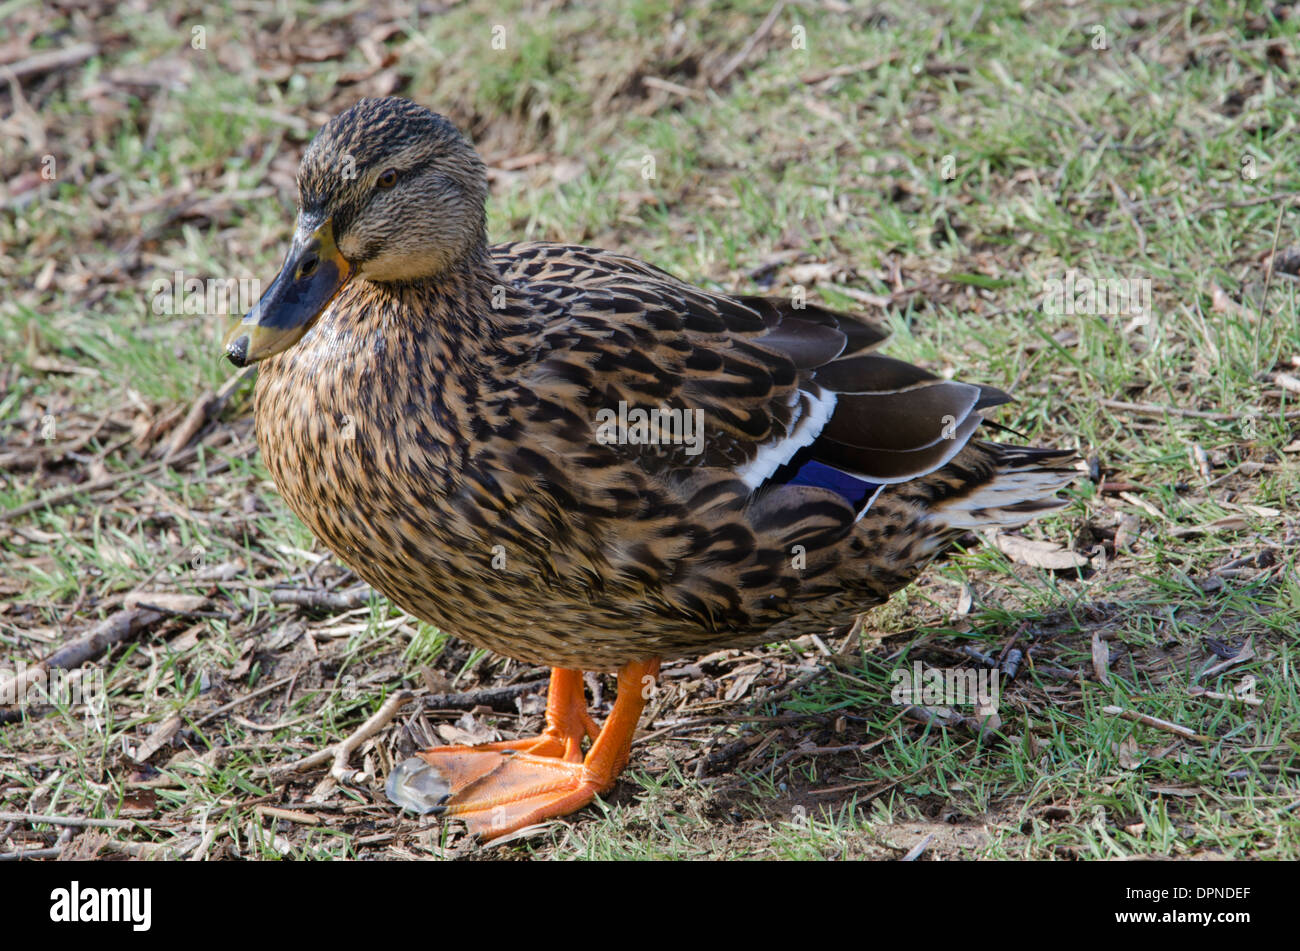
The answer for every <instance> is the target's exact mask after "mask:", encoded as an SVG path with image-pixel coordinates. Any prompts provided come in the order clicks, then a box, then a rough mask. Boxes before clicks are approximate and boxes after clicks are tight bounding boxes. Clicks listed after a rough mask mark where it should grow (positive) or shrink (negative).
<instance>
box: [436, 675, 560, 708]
mask: <svg viewBox="0 0 1300 951" xmlns="http://www.w3.org/2000/svg"><path fill="white" fill-rule="evenodd" d="M547 683H548V681H546V680H530V681H528V682H527V683H522V684H511V685H510V686H509V687H487V688H485V689H483V690H467V691H465V692H464V693H433V694H429V695H427V696H425V697H424V698H423V699H422V701H421V706H422V707H423V708H424V709H425V710H473V709H474V708H475V707H491V708H492V709H494V710H499V711H501V712H503V713H514V712H516V711H515V707H514V701H515V698H516V697H522V696H523V695H524V694H528V693H532V692H533V691H534V690H541V689H543V688H545V687H546V685H547ZM503 708H504V709H503Z"/></svg>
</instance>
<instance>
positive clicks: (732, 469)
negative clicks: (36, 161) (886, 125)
mask: <svg viewBox="0 0 1300 951" xmlns="http://www.w3.org/2000/svg"><path fill="white" fill-rule="evenodd" d="M296 185H297V209H298V210H297V219H296V226H295V230H294V232H293V236H292V239H291V241H290V243H289V248H288V252H287V254H286V257H285V260H284V264H283V267H282V268H281V270H280V272H279V274H278V276H277V277H276V278H275V279H274V281H273V282H272V283H271V284H270V285H269V286H268V288H267V290H266V292H265V293H264V294H263V295H262V296H261V298H260V300H259V301H258V302H257V304H256V305H255V306H254V307H253V308H252V310H250V311H249V313H248V314H247V315H245V316H244V317H243V319H242V320H241V321H240V322H239V323H237V324H236V325H235V326H234V327H233V328H232V329H231V330H230V332H229V334H228V335H227V336H226V338H225V341H224V344H223V347H224V353H225V355H226V356H227V357H228V358H229V360H230V361H231V362H232V363H234V364H235V365H236V366H239V367H245V366H248V365H251V364H258V373H257V381H256V385H255V388H254V397H253V399H254V418H255V425H256V432H257V440H258V444H259V448H260V450H261V454H262V458H263V460H264V462H265V465H266V467H267V469H268V471H269V473H270V475H271V477H272V479H273V480H274V482H275V485H276V487H277V489H278V491H279V493H280V495H281V497H282V498H283V499H284V501H285V503H287V505H288V507H289V508H290V509H291V510H292V511H293V512H294V513H295V514H296V515H297V517H298V518H299V519H301V520H302V522H303V523H304V524H305V525H306V526H307V527H308V528H309V529H310V530H311V531H312V532H313V533H314V535H315V536H316V538H317V539H319V540H320V542H321V543H323V544H324V546H326V547H327V548H328V549H330V550H331V551H332V552H333V553H334V554H335V555H336V556H337V557H338V558H339V559H340V560H341V561H342V562H344V563H345V564H347V565H348V566H349V567H350V568H351V569H352V570H353V571H355V573H356V574H357V575H358V576H359V577H360V578H362V579H364V580H365V581H366V582H368V583H369V584H370V585H371V586H372V587H373V588H374V589H376V590H377V591H379V592H381V593H382V594H383V595H385V596H386V597H387V598H388V599H389V600H390V601H391V602H392V603H393V604H394V605H396V606H397V607H399V608H400V609H401V610H403V611H405V612H407V613H408V614H410V615H412V616H414V617H416V618H419V619H421V620H423V621H426V622H428V623H430V624H432V625H436V626H437V627H438V628H439V629H441V630H444V631H447V632H449V633H451V634H454V635H455V636H457V637H459V638H462V639H464V640H465V641H468V642H469V643H470V644H472V645H475V646H476V647H479V648H486V649H487V650H489V651H492V652H495V653H496V654H500V655H504V656H505V657H510V658H514V659H515V660H517V661H520V662H522V663H525V664H534V665H543V666H546V667H549V668H550V670H551V673H550V679H549V684H548V692H547V700H546V710H545V728H544V729H543V730H542V732H541V733H540V734H538V735H537V736H531V737H526V738H523V739H515V740H506V741H500V742H494V743H486V744H480V745H476V746H439V747H434V748H431V749H427V750H423V751H421V752H419V753H418V754H417V755H415V756H413V757H411V758H409V759H407V760H404V761H403V762H401V763H398V764H397V765H396V766H395V767H394V768H393V769H392V770H391V771H390V773H389V775H388V777H387V783H386V792H387V795H388V797H389V798H390V799H391V800H392V801H393V802H394V803H396V804H397V805H399V806H401V807H403V808H406V809H409V810H411V811H413V812H416V813H419V814H424V815H434V816H442V817H445V818H455V819H459V820H460V821H462V822H464V823H465V827H466V828H467V829H468V831H469V833H471V834H473V835H476V836H479V837H480V838H481V839H484V840H487V839H492V838H496V837H499V836H504V835H507V834H509V833H512V832H515V831H518V830H520V829H524V828H526V827H529V826H532V825H535V824H537V823H542V822H546V821H548V820H552V819H556V818H558V817H562V816H566V815H569V814H571V813H573V812H576V811H578V810H580V809H582V808H583V807H585V806H587V805H588V804H590V803H591V802H592V801H593V800H594V799H595V798H596V797H597V796H600V795H603V794H606V793H608V792H609V791H610V790H611V789H612V788H613V787H614V785H615V783H616V780H617V778H618V776H619V774H620V773H621V772H622V770H623V769H624V767H625V766H626V765H627V762H628V760H629V756H630V751H631V746H632V740H633V738H634V735H635V732H636V729H637V726H638V722H639V720H640V717H641V714H642V712H643V710H644V707H645V705H646V703H647V701H648V700H649V699H650V698H651V697H652V696H653V692H654V690H655V689H656V687H657V678H658V672H659V668H660V665H661V663H663V662H664V661H667V660H673V659H677V658H685V657H697V656H700V655H702V654H705V653H708V652H712V651H717V650H720V649H724V648H745V647H750V646H755V645H759V644H767V643H772V642H779V641H783V640H787V639H790V638H794V637H798V636H801V635H804V634H808V633H817V632H825V631H827V630H830V629H834V628H836V627H840V626H843V625H847V624H850V623H852V622H853V621H854V620H855V619H856V618H857V617H858V616H859V615H861V614H862V613H863V612H865V611H868V610H869V609H870V608H871V607H873V606H875V605H879V604H882V603H884V602H885V601H886V600H887V599H888V598H889V597H890V596H891V595H892V594H894V593H895V592H897V591H898V590H899V589H901V588H903V587H905V586H906V585H908V584H909V583H910V582H911V581H913V580H914V579H915V578H916V577H917V575H918V574H919V573H920V572H921V570H922V569H923V568H924V567H925V566H926V565H927V564H928V563H930V562H931V561H933V560H934V559H935V558H937V557H939V556H941V555H943V554H944V553H945V552H946V551H948V550H949V549H950V548H951V547H952V546H953V545H954V544H955V543H956V542H957V541H958V540H959V539H961V538H962V537H963V536H967V535H968V534H969V533H971V532H974V531H979V530H1000V529H1005V528H1009V527H1015V526H1019V525H1023V524H1024V523H1026V522H1028V521H1029V520H1030V519H1032V518H1034V517H1035V516H1038V515H1041V514H1043V513H1046V512H1050V511H1053V510H1055V509H1057V508H1059V507H1060V506H1061V505H1063V504H1065V502H1066V501H1067V499H1066V498H1065V497H1063V495H1062V493H1061V490H1062V489H1063V488H1064V487H1065V486H1066V485H1067V484H1068V483H1069V481H1070V480H1071V479H1072V478H1073V477H1074V475H1075V471H1074V469H1073V467H1072V461H1073V458H1074V453H1073V452H1072V451H1069V450H1058V449H1047V448H1029V447H1022V446H1012V445H1006V444H1001V443H997V442H992V441H989V440H987V439H985V438H981V436H982V434H983V431H985V430H987V429H988V428H989V427H990V426H995V425H996V424H994V423H992V422H991V421H986V419H985V415H986V413H987V411H988V410H989V409H991V408H992V407H996V406H998V405H1000V404H1002V403H1006V402H1007V401H1009V400H1010V399H1011V397H1010V396H1009V395H1008V394H1006V393H1005V392H1003V391H1002V390H999V389H997V388H995V387H992V386H988V385H983V384H978V383H966V382H962V381H959V380H955V379H946V378H944V377H941V376H939V375H937V374H935V373H933V372H931V371H929V370H927V369H924V368H922V367H919V366H915V365H912V364H910V363H907V362H905V361H903V360H900V359H897V358H893V357H890V356H888V355H885V354H882V353H878V352H876V351H877V350H878V348H879V347H880V345H881V344H882V343H883V342H884V341H885V340H886V339H887V337H888V334H887V333H886V332H885V330H884V329H882V327H881V326H879V325H878V324H876V323H873V322H871V321H870V320H868V319H866V318H865V317H862V316H858V315H853V314H847V313H841V312H836V311H833V310H831V309H828V308H826V307H823V306H821V305H820V304H817V303H814V302H811V301H808V300H806V299H803V298H800V297H799V296H797V295H793V294H792V295H791V296H790V297H789V298H785V297H778V296H761V295H746V294H723V293H717V292H713V291H709V290H704V289H702V288H700V287H697V286H695V285H693V284H690V283H688V282H686V281H683V280H680V279H679V278H677V277H674V276H673V275H671V274H669V273H668V272H666V271H664V270H661V269H659V268H658V267H655V266H653V265H651V264H647V263H643V262H642V261H640V260H637V259H636V258H634V257H630V256H627V255H624V254H620V253H616V252H613V251H608V250H601V249H597V248H591V247H581V246H576V245H568V244H560V243H550V242H541V241H518V242H511V243H507V244H495V245H494V244H489V243H488V240H487V227H486V203H487V198H488V183H487V175H486V168H485V165H484V162H483V160H482V159H481V158H480V156H479V155H478V153H477V152H476V151H475V149H474V148H473V147H472V145H471V144H470V143H469V142H468V141H467V139H466V138H465V137H464V136H463V135H462V134H461V132H460V131H458V130H457V128H456V127H455V126H454V125H453V123H452V122H450V121H449V120H448V119H446V118H444V117H443V116H441V115H439V114H437V113H435V112H433V111H431V110H430V109H428V108H425V107H424V106H422V105H419V104H417V103H415V102H412V101H410V100H407V99H403V98H398V97H387V98H374V99H363V100H361V101H359V102H357V103H356V104H355V105H353V106H352V107H351V108H349V109H347V110H346V111H344V112H342V113H340V114H338V115H336V116H335V117H333V118H332V119H330V120H329V121H328V122H327V123H326V124H325V125H324V126H323V127H322V128H321V129H320V130H319V132H318V133H317V134H316V136H315V137H314V139H313V140H312V141H311V143H310V144H309V146H308V147H307V148H306V150H305V152H304V154H303V157H302V160H301V165H300V167H299V169H298V173H297V180H296ZM584 671H595V672H607V673H611V674H614V675H616V677H617V685H618V686H617V694H616V697H615V699H614V702H613V705H612V708H611V710H610V712H609V714H608V716H607V718H606V719H605V721H604V722H603V723H597V722H596V720H595V719H594V718H593V716H592V714H591V711H590V710H589V708H588V705H587V701H586V696H585V689H584V680H583V672H584Z"/></svg>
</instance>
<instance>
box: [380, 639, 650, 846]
mask: <svg viewBox="0 0 1300 951" xmlns="http://www.w3.org/2000/svg"><path fill="white" fill-rule="evenodd" d="M658 673H659V661H658V659H655V660H648V661H633V662H631V663H629V664H627V665H626V666H625V667H624V668H623V669H622V670H620V671H619V673H618V696H617V698H616V699H615V701H614V709H613V710H612V711H611V712H610V715H609V719H608V720H606V721H605V726H604V727H603V728H602V729H599V730H598V729H597V728H596V723H595V721H594V720H592V718H591V715H590V714H589V713H588V712H587V702H586V698H585V696H584V694H583V685H582V674H581V672H580V671H576V670H566V669H564V668H560V667H556V668H554V669H553V670H552V671H551V684H550V692H549V695H548V697H547V701H546V729H545V730H543V731H542V734H541V735H540V736H535V737H530V738H528V739H524V740H510V741H506V742H501V743H483V744H480V745H478V746H438V747H434V748H433V749H430V750H425V751H424V752H422V753H418V754H416V756H414V757H412V758H411V759H408V760H405V761H404V762H402V763H399V764H398V765H397V766H396V768H394V770H393V771H392V773H390V774H389V777H388V785H387V791H388V798H390V799H392V800H393V801H394V802H395V803H397V804H398V805H400V806H405V807H406V808H408V809H412V810H414V811H415V812H419V813H421V814H429V813H432V814H435V815H447V816H456V817H457V818H460V819H463V820H465V823H466V825H468V826H469V830H470V832H473V833H476V834H477V835H479V836H481V837H482V838H483V839H494V838H496V837H497V836H501V835H506V834H507V833H510V832H514V831H515V830H516V829H522V828H523V827H524V826H529V825H533V824H534V823H537V822H542V821H544V820H546V819H554V818H556V817H558V816H565V815H568V814H569V813H571V812H576V811H577V810H579V809H581V808H582V807H583V806H585V805H587V804H588V803H589V802H591V801H592V799H594V798H595V797H596V795H597V794H598V793H603V792H607V791H608V790H609V789H611V788H612V787H613V785H614V781H615V780H616V779H617V778H618V775H619V773H621V772H622V771H623V767H624V766H626V765H627V760H628V756H629V754H630V753H631V749H632V736H633V734H634V733H635V732H636V725H637V722H638V721H639V720H640V719H641V711H642V710H643V709H644V708H645V702H646V700H647V699H648V697H649V693H650V692H649V690H648V689H646V688H647V687H648V686H649V685H650V684H652V683H653V682H654V678H655V676H656V675H657V674H658ZM647 678H648V679H647ZM585 737H590V738H591V739H592V744H591V749H589V750H588V751H587V755H586V756H585V757H584V756H583V755H582V741H583V739H584V738H585Z"/></svg>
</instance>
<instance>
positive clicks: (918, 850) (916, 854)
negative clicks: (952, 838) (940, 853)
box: [899, 833, 934, 862]
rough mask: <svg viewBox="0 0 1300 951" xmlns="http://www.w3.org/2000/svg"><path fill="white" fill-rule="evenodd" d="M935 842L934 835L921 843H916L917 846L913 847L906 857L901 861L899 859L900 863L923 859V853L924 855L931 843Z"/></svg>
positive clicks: (928, 836)
mask: <svg viewBox="0 0 1300 951" xmlns="http://www.w3.org/2000/svg"><path fill="white" fill-rule="evenodd" d="M933 841H934V835H933V833H932V834H930V835H927V836H926V837H925V838H924V839H922V840H921V841H920V842H918V843H916V845H914V846H912V848H911V850H910V851H909V852H908V853H907V854H906V855H904V856H903V857H902V858H901V859H899V861H901V862H915V861H916V860H917V859H919V858H920V857H921V855H922V853H924V852H925V850H926V849H928V848H929V847H930V843H931V842H933Z"/></svg>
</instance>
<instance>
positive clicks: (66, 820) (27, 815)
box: [0, 812, 139, 829]
mask: <svg viewBox="0 0 1300 951" xmlns="http://www.w3.org/2000/svg"><path fill="white" fill-rule="evenodd" d="M0 822H21V823H23V824H24V825H35V824H37V823H45V824H46V825H52V826H70V827H72V828H76V829H134V828H135V827H136V826H137V825H138V824H139V823H135V822H132V821H131V820H129V819H88V818H86V817H85V816H44V815H41V814H40V813H36V812H0Z"/></svg>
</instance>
